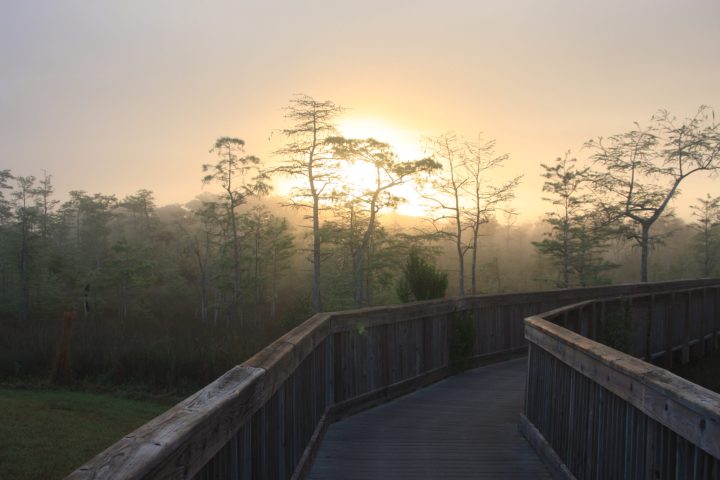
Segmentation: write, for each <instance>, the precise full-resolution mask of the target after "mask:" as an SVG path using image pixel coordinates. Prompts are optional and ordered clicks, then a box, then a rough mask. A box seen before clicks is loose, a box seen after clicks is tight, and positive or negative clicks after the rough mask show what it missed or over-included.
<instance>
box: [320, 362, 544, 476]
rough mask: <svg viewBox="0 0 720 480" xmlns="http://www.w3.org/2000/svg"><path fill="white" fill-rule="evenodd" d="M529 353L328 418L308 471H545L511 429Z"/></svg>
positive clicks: (458, 473)
mask: <svg viewBox="0 0 720 480" xmlns="http://www.w3.org/2000/svg"><path fill="white" fill-rule="evenodd" d="M526 374H527V358H519V359H516V360H510V361H507V362H502V363H496V364H493V365H488V366H485V367H480V368H477V369H475V370H471V371H468V372H465V373H462V374H460V375H455V376H453V377H450V378H447V379H445V380H443V381H441V382H438V383H436V384H435V385H432V386H430V387H428V388H425V389H422V390H419V391H417V392H414V393H413V394H411V395H407V396H405V397H402V398H399V399H396V400H394V401H392V402H389V403H386V404H383V405H380V406H378V407H375V408H372V409H370V410H367V411H365V412H362V413H359V414H357V415H354V416H352V417H349V418H347V419H345V420H342V421H340V422H337V423H335V424H333V425H331V426H330V428H329V429H328V431H327V434H326V436H325V438H324V440H323V442H322V444H321V446H320V450H319V452H318V455H317V458H316V460H315V463H314V465H313V467H312V470H311V472H310V475H309V476H308V478H310V479H313V480H319V479H340V478H342V479H386V478H389V479H393V478H398V479H399V478H402V479H411V478H412V479H415V478H421V479H423V478H424V479H429V478H433V479H434V478H437V479H452V478H512V479H523V478H526V479H530V478H547V479H549V478H550V476H549V474H548V473H547V472H546V470H545V467H544V466H543V464H542V462H541V461H540V459H539V458H538V457H537V455H536V454H535V452H534V451H533V450H532V448H531V447H530V445H529V444H528V443H527V441H526V440H525V438H524V437H523V436H522V435H520V434H519V433H518V431H517V424H518V420H519V415H520V412H521V411H522V408H523V401H524V389H525V376H526Z"/></svg>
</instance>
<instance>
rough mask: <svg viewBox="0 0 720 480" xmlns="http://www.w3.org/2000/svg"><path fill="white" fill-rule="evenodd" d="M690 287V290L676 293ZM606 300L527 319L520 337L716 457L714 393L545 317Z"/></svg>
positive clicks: (719, 423)
mask: <svg viewBox="0 0 720 480" xmlns="http://www.w3.org/2000/svg"><path fill="white" fill-rule="evenodd" d="M692 290H695V289H694V288H690V289H684V290H679V291H680V292H683V291H692ZM665 293H671V291H666V292H665ZM676 293H677V291H676ZM650 295H653V294H652V293H647V294H644V295H643V294H639V295H634V296H633V298H638V297H645V296H650ZM619 298H627V297H619ZM608 300H609V299H598V300H594V301H593V300H591V301H586V302H580V303H577V304H574V305H569V306H566V307H562V308H558V309H554V310H551V311H548V312H544V313H540V314H537V315H533V316H530V317H527V318H526V319H525V337H526V338H527V340H528V341H529V342H531V343H532V344H535V345H538V346H539V347H541V348H542V349H544V350H546V351H548V352H550V353H551V354H552V355H554V356H555V357H556V358H558V359H559V360H561V361H562V362H563V363H565V364H567V365H569V366H571V367H572V368H574V369H575V370H577V371H579V372H580V373H582V374H583V375H585V376H587V377H589V378H591V379H592V380H593V381H595V382H596V383H598V384H599V385H601V386H603V387H604V388H606V389H608V390H610V391H611V392H613V393H614V394H616V395H618V396H619V397H620V398H622V399H624V400H625V401H627V402H629V403H631V404H632V405H633V406H635V407H636V408H638V409H639V410H641V411H642V412H644V413H645V414H647V415H648V416H650V417H652V418H653V419H655V420H657V421H658V422H660V423H662V424H663V425H665V426H667V427H668V428H670V429H672V430H674V431H675V432H678V433H679V434H680V435H682V436H683V437H685V438H686V439H688V440H690V441H691V442H693V443H694V444H695V445H698V446H699V447H700V448H702V449H703V450H705V451H706V452H708V453H710V454H711V455H713V456H714V457H716V458H720V394H718V393H715V392H713V391H710V390H708V389H706V388H703V387H701V386H699V385H696V384H694V383H692V382H690V381H688V380H685V379H684V378H681V377H679V376H677V375H675V374H673V373H671V372H669V371H667V370H665V369H662V368H660V367H656V366H655V365H652V364H649V363H647V362H644V361H642V360H640V359H638V358H636V357H633V356H632V355H628V354H626V353H623V352H620V351H619V350H615V349H614V348H612V347H609V346H607V345H604V344H602V343H599V342H596V341H594V340H591V339H589V338H587V337H584V336H582V335H580V334H578V333H575V332H572V331H570V330H568V329H566V328H564V327H562V326H560V325H557V324H555V323H552V322H550V321H548V320H546V318H547V317H550V316H556V315H559V314H562V313H565V312H567V311H570V310H573V309H578V308H580V307H585V306H587V305H588V304H592V303H596V302H601V301H608Z"/></svg>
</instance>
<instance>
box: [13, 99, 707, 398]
mask: <svg viewBox="0 0 720 480" xmlns="http://www.w3.org/2000/svg"><path fill="white" fill-rule="evenodd" d="M342 111H343V110H342V108H341V107H339V106H337V105H335V104H334V103H332V102H328V101H325V102H320V101H317V100H315V99H312V98H310V97H307V96H298V97H295V98H293V99H292V100H291V102H290V104H289V106H288V108H287V110H286V113H287V115H286V126H285V128H283V129H281V130H280V133H281V134H282V135H283V138H284V139H285V142H286V143H285V144H284V146H283V147H282V148H281V149H279V150H278V151H277V152H276V154H275V157H276V158H275V159H274V160H275V161H274V162H273V163H272V165H270V162H265V163H264V162H262V161H261V160H260V159H258V158H256V157H255V156H253V155H249V154H247V153H246V152H245V143H244V142H243V141H242V140H240V139H238V138H233V137H221V138H219V139H218V140H217V141H216V143H215V144H214V145H213V149H212V150H211V152H212V155H214V161H213V162H211V163H208V164H205V165H203V166H202V170H203V172H204V174H203V176H202V177H201V179H202V180H203V182H205V183H207V184H210V185H214V186H215V187H216V190H217V191H218V193H216V194H204V195H201V196H199V197H197V198H196V199H195V200H193V201H190V202H189V203H187V204H186V205H170V206H162V207H158V206H157V205H156V204H155V200H154V197H153V193H152V192H151V191H149V190H139V191H138V192H136V193H135V194H133V195H129V196H127V197H125V198H117V197H116V196H115V195H107V194H99V193H98V194H88V193H87V192H82V191H72V192H70V194H69V195H68V198H67V199H66V200H64V201H62V202H61V201H60V200H58V199H57V198H55V194H54V191H53V190H54V189H53V185H52V177H51V176H50V175H48V174H45V175H44V176H43V177H42V178H35V177H32V176H20V175H16V174H14V172H10V171H7V170H5V171H0V378H3V379H9V378H28V377H30V378H46V377H48V376H50V377H51V378H53V379H54V380H56V381H65V382H68V381H81V380H87V381H90V382H93V383H107V384H110V385H118V384H125V383H131V384H139V385H143V386H146V387H148V388H152V389H171V390H183V391H185V390H188V389H191V388H196V387H198V386H201V385H203V384H205V383H207V382H208V381H210V380H212V379H213V378H215V377H216V376H217V375H219V374H220V373H222V372H223V371H225V370H226V369H228V368H229V367H231V366H232V365H235V364H237V363H239V362H241V361H242V360H243V359H245V358H247V357H248V356H249V355H251V354H252V353H254V352H255V351H257V350H258V349H260V348H262V347H263V346H264V345H266V344H267V343H269V342H270V341H272V340H273V339H274V338H276V337H277V336H279V335H280V334H281V333H282V332H284V331H286V330H287V329H289V328H291V327H292V326H294V325H296V324H297V323H299V322H301V321H302V320H304V319H305V318H307V317H308V316H310V315H311V314H312V313H313V312H315V311H320V310H326V311H327V310H336V309H343V308H350V307H354V306H358V307H362V306H368V305H379V304H387V303H396V302H398V301H400V299H408V298H411V297H409V296H408V295H407V291H405V290H406V286H407V279H405V280H403V281H401V277H402V275H403V271H407V269H408V265H410V264H409V263H408V258H410V259H413V258H414V259H415V261H417V258H418V256H419V257H420V258H422V259H423V261H429V263H430V264H432V263H433V261H434V262H435V264H436V266H437V268H438V269H439V270H441V271H445V272H447V273H448V277H449V291H448V294H450V295H464V294H472V293H493V292H507V291H518V290H531V289H539V288H555V287H567V286H575V285H593V284H600V283H609V282H617V281H637V280H638V279H642V280H647V279H648V278H649V279H652V280H660V279H670V278H680V277H692V276H698V275H704V276H711V275H715V274H717V271H718V268H719V267H720V265H718V255H719V254H720V242H719V239H720V236H719V235H720V232H719V231H718V230H719V228H720V227H718V223H720V207H719V205H720V198H714V197H712V196H709V195H708V196H707V197H706V198H702V199H699V200H698V202H697V203H696V205H695V207H694V219H693V223H692V224H686V223H684V222H683V221H682V220H680V219H677V218H675V217H673V216H672V215H671V213H672V212H671V210H670V203H669V202H670V200H671V199H672V198H674V196H676V195H677V191H678V187H679V185H680V184H681V182H682V181H683V180H684V179H685V178H687V176H689V175H691V174H695V173H702V172H706V173H707V172H712V171H714V170H715V169H716V168H717V161H718V159H717V156H718V145H720V140H719V139H718V134H717V132H718V126H717V124H716V123H715V122H714V119H713V118H712V115H711V111H710V110H709V109H707V108H705V107H703V108H701V109H700V110H699V111H698V113H697V115H696V116H695V117H693V118H691V119H687V120H683V121H677V120H675V119H674V118H672V117H670V115H669V114H667V113H666V112H661V113H660V114H659V115H657V116H655V117H653V119H652V120H651V125H650V126H649V127H648V128H646V129H640V128H639V127H638V130H636V131H633V132H628V133H625V134H621V135H616V136H613V137H609V138H608V139H598V140H596V141H594V142H589V143H588V145H587V147H588V151H590V152H592V153H591V156H590V157H589V158H588V159H587V161H586V162H584V164H583V163H582V162H579V161H578V160H576V159H574V158H572V157H571V156H570V155H569V154H568V155H565V156H564V157H560V158H558V159H557V160H556V162H555V163H552V164H547V165H543V167H544V172H545V173H544V177H545V180H546V182H545V186H544V195H545V197H547V198H545V201H546V202H547V205H548V210H549V211H548V214H547V215H546V216H545V217H544V218H543V219H542V220H541V221H538V222H536V223H534V224H524V225H517V213H518V212H515V211H513V210H512V209H510V208H509V206H508V205H509V202H510V200H512V198H513V194H514V190H515V188H516V187H517V185H518V184H519V182H521V181H522V179H521V178H520V177H517V178H506V179H505V180H498V179H499V178H502V174H501V172H502V166H503V164H504V163H505V162H507V161H509V157H508V155H506V154H501V153H497V152H496V145H495V142H494V141H492V140H490V141H488V140H484V139H482V138H480V139H477V140H473V141H468V140H466V139H463V138H460V137H458V136H456V135H453V134H446V135H442V136H440V137H437V138H431V139H427V142H426V150H427V152H428V156H427V158H421V159H413V160H407V159H400V158H398V157H397V155H396V154H395V153H394V152H393V150H392V148H391V146H390V145H388V144H386V143H383V142H379V141H377V140H374V139H348V138H343V137H341V136H339V134H338V132H337V130H336V129H335V126H334V121H335V119H336V118H337V116H338V115H339V114H340V113H342ZM361 164H362V165H365V166H366V167H368V168H366V169H365V170H363V172H367V174H366V175H365V176H366V178H363V179H362V181H357V182H356V183H355V180H360V179H358V178H353V176H352V175H350V176H348V175H346V176H342V175H341V172H343V171H346V168H345V167H347V166H351V167H355V166H358V165H361ZM279 175H283V176H289V177H292V178H294V181H295V184H294V185H295V188H294V189H293V191H292V192H291V194H290V196H289V198H278V197H275V196H272V195H271V193H272V192H271V185H272V178H273V177H274V176H279ZM408 186H412V190H413V191H415V192H417V196H416V197H414V200H413V201H415V202H422V203H423V204H424V206H425V208H426V215H425V218H406V217H405V218H404V217H400V216H398V215H396V214H394V213H393V211H394V209H395V208H396V207H397V205H398V204H400V203H401V202H403V201H406V200H407V198H403V194H402V192H403V191H407V190H400V189H399V187H403V188H407V187H408ZM539 196H540V195H539ZM420 199H422V200H420ZM635 247H637V248H635ZM651 251H652V252H653V255H650V252H651Z"/></svg>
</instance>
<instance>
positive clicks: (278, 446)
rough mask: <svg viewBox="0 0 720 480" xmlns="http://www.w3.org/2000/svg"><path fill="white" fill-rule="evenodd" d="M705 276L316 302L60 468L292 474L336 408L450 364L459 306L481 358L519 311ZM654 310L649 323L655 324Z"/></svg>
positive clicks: (513, 333) (501, 344) (511, 337)
mask: <svg viewBox="0 0 720 480" xmlns="http://www.w3.org/2000/svg"><path fill="white" fill-rule="evenodd" d="M711 284H713V281H711V280H698V281H683V282H667V283H661V284H633V285H617V286H606V287H594V288H587V289H568V290H556V291H547V292H533V293H522V294H505V295H479V296H472V297H463V298H455V299H444V300H435V301H428V302H418V303H414V304H408V305H397V306H391V307H377V308H368V309H362V310H354V311H347V312H337V313H326V314H318V315H315V316H313V317H312V318H310V319H309V320H307V321H306V322H305V323H303V324H302V325H300V326H299V327H297V328H295V329H293V330H292V331H291V332H289V333H287V334H286V335H284V336H282V337H281V338H279V339H278V340H276V341H275V342H273V343H272V344H271V345H269V346H268V347H266V348H265V349H263V350H262V351H260V352H259V353H258V354H257V355H255V356H254V357H253V358H251V359H250V360H248V361H246V362H245V363H243V364H242V365H240V366H238V367H235V369H233V370H231V371H230V372H228V373H227V374H226V375H224V376H223V377H221V378H220V379H218V380H217V381H216V382H214V383H213V384H211V385H209V386H208V387H206V388H204V389H203V390H201V391H200V392H198V393H197V394H195V395H194V396H192V397H190V398H188V399H187V400H185V401H183V402H181V403H180V404H178V405H177V406H175V407H173V408H172V409H170V410H169V411H168V412H166V413H164V414H163V415H161V416H160V417H158V418H156V419H155V420H153V421H151V422H149V423H148V424H146V425H144V426H142V427H140V429H138V430H137V431H135V432H133V433H131V434H129V435H127V436H126V437H125V438H123V439H122V440H120V441H119V442H118V443H116V444H115V445H113V446H111V447H110V448H108V449H107V450H105V451H104V452H102V453H100V454H99V455H98V456H96V457H95V458H94V459H92V460H91V461H90V462H88V463H87V464H85V465H84V466H82V467H81V468H79V469H78V470H77V471H75V472H74V473H73V474H71V475H70V477H69V478H72V479H90V478H97V479H101V478H183V479H185V478H193V477H196V476H197V478H203V479H205V478H208V479H209V478H237V479H245V478H253V479H276V478H277V479H284V478H290V477H291V476H293V474H295V477H299V476H301V474H302V472H305V471H307V469H308V467H309V462H311V461H312V458H313V454H314V451H315V448H316V447H317V443H318V441H319V439H321V438H322V432H323V431H324V429H325V428H326V427H327V424H328V423H330V422H332V421H333V420H334V419H335V418H338V417H339V416H342V415H343V414H344V412H348V411H350V410H356V409H358V408H360V407H361V406H362V405H363V404H372V403H377V402H378V401H383V400H387V399H390V398H393V397H394V396H398V395H401V394H404V393H407V392H408V391H409V390H411V389H413V388H417V387H418V386H422V385H425V384H427V383H428V382H431V381H435V380H438V379H440V378H442V377H444V376H447V375H449V374H450V373H451V369H450V357H451V355H450V349H451V345H450V340H451V337H452V335H451V334H450V332H452V331H453V324H454V322H457V321H459V320H458V319H459V318H460V317H461V316H462V315H460V314H461V313H462V312H471V313H470V315H471V317H472V325H473V331H474V340H473V343H472V352H471V356H472V357H474V358H475V359H477V360H478V361H482V360H487V359H493V358H502V357H503V356H504V355H507V354H511V353H516V352H518V351H522V350H523V349H524V348H526V346H527V343H526V341H525V339H524V337H523V322H522V318H523V317H524V316H527V315H531V314H534V313H537V312H540V311H546V310H548V309H551V308H557V307H559V306H561V305H566V304H569V303H574V302H578V301H582V300H589V299H592V298H610V297H615V296H618V295H621V294H622V295H633V294H640V293H653V292H665V291H670V290H674V289H682V288H692V287H699V286H704V285H711ZM678 308H679V307H678ZM658 319H659V320H657V321H656V322H654V323H653V324H652V325H653V328H657V329H659V328H664V327H663V325H664V324H663V321H662V320H661V317H658ZM715 322H717V319H716V320H715ZM656 323H657V325H655V324H656ZM661 324H662V325H661ZM715 325H717V323H715ZM675 334H677V335H685V331H684V330H683V331H679V333H674V334H673V335H675ZM716 337H717V336H716ZM683 338H684V337H683ZM716 340H717V338H716ZM688 345H689V342H688ZM658 351H659V350H658Z"/></svg>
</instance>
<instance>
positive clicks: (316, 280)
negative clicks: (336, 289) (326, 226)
mask: <svg viewBox="0 0 720 480" xmlns="http://www.w3.org/2000/svg"><path fill="white" fill-rule="evenodd" d="M319 202H320V199H319V198H318V196H317V194H315V195H313V280H312V309H313V313H318V312H320V311H321V307H322V305H321V303H320V208H319V205H318V204H319Z"/></svg>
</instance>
